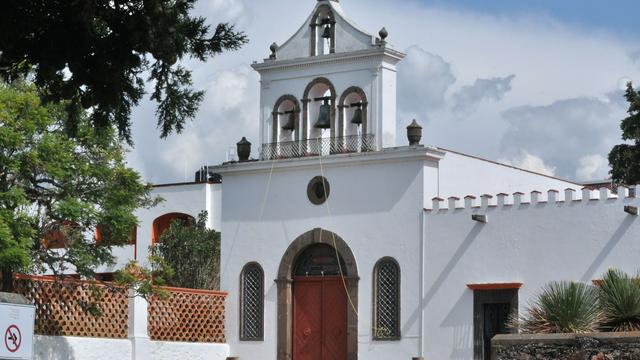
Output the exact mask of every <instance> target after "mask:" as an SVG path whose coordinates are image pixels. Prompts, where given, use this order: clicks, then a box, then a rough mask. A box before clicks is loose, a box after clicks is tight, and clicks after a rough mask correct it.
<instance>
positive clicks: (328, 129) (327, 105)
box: [302, 78, 336, 155]
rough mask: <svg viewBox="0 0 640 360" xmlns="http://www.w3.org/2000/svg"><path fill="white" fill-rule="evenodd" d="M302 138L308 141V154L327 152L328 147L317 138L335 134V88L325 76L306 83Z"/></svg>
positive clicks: (330, 136) (329, 136)
mask: <svg viewBox="0 0 640 360" xmlns="http://www.w3.org/2000/svg"><path fill="white" fill-rule="evenodd" d="M302 102H303V129H302V133H303V139H310V141H309V142H308V147H309V149H308V153H309V155H318V154H321V153H323V154H325V155H326V154H328V153H329V147H327V146H325V147H323V146H322V141H319V140H317V139H321V138H332V137H335V134H336V125H335V123H336V90H335V87H334V86H333V84H332V83H331V81H329V80H328V79H326V78H316V79H314V80H313V81H312V82H310V83H309V85H307V88H306V89H305V91H304V97H303V100H302Z"/></svg>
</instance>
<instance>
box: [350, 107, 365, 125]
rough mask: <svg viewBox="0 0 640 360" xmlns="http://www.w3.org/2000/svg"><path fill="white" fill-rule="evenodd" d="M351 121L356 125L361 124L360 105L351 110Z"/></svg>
mask: <svg viewBox="0 0 640 360" xmlns="http://www.w3.org/2000/svg"><path fill="white" fill-rule="evenodd" d="M351 123H352V124H356V125H358V126H360V125H362V109H361V108H360V107H358V108H357V109H356V111H354V112H353V119H351Z"/></svg>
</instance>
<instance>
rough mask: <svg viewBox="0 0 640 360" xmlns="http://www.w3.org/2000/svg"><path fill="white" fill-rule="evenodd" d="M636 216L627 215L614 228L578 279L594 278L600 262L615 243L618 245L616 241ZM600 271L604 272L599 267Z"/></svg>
mask: <svg viewBox="0 0 640 360" xmlns="http://www.w3.org/2000/svg"><path fill="white" fill-rule="evenodd" d="M636 218H637V216H627V217H626V218H625V219H624V221H623V222H622V224H620V226H618V228H617V229H616V232H614V233H613V235H611V238H610V239H609V241H607V243H606V245H605V246H604V248H602V251H600V253H599V254H598V256H596V258H595V259H594V260H593V263H592V264H591V266H589V268H588V269H587V271H586V272H585V273H584V275H583V276H582V278H581V279H580V281H582V282H588V281H591V280H592V279H594V276H595V275H596V271H598V269H599V268H600V266H602V263H604V260H605V259H606V258H607V256H609V254H610V253H611V251H612V250H613V248H614V247H616V245H618V243H619V242H620V240H621V239H622V237H623V236H624V235H625V234H626V233H627V231H628V230H629V228H630V227H631V224H633V223H634V221H635V220H636ZM601 271H602V272H604V269H601Z"/></svg>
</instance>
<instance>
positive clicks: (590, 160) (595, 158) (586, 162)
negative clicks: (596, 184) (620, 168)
mask: <svg viewBox="0 0 640 360" xmlns="http://www.w3.org/2000/svg"><path fill="white" fill-rule="evenodd" d="M608 173H609V161H608V160H607V159H606V158H605V157H604V156H602V155H600V154H594V155H587V156H583V157H581V158H580V160H578V169H577V170H576V178H577V179H579V180H585V181H588V180H602V179H606V178H607V175H608Z"/></svg>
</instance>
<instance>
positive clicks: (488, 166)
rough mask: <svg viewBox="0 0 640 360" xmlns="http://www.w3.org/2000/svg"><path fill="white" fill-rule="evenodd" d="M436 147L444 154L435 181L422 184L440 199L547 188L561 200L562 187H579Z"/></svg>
mask: <svg viewBox="0 0 640 360" xmlns="http://www.w3.org/2000/svg"><path fill="white" fill-rule="evenodd" d="M439 150H441V151H444V152H445V153H446V155H445V158H444V160H443V161H441V162H440V164H439V176H438V178H439V181H438V182H437V183H435V184H427V185H425V187H426V188H427V189H429V190H431V191H432V193H433V194H434V195H433V196H438V197H441V198H443V199H446V198H448V197H449V196H457V197H459V198H463V197H464V196H466V195H475V196H477V197H479V196H480V195H482V194H494V195H495V194H498V193H501V192H503V193H507V194H513V193H514V192H516V191H520V192H524V193H528V192H531V191H534V190H538V191H543V192H544V191H547V190H549V189H555V190H558V191H560V198H561V199H562V198H563V196H564V195H563V194H564V193H563V192H564V190H565V189H566V188H572V189H575V190H580V189H582V185H579V184H576V183H573V182H571V181H567V180H562V179H558V178H554V177H551V176H545V175H541V174H536V173H533V172H531V171H527V170H523V169H519V168H515V167H513V166H508V165H504V164H500V163H497V162H494V161H490V160H485V159H481V158H478V157H474V156H471V155H466V154H462V153H458V152H456V151H452V150H447V149H442V148H439ZM435 194H437V195H435ZM425 200H427V201H428V202H430V201H431V198H429V197H427V199H425Z"/></svg>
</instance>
